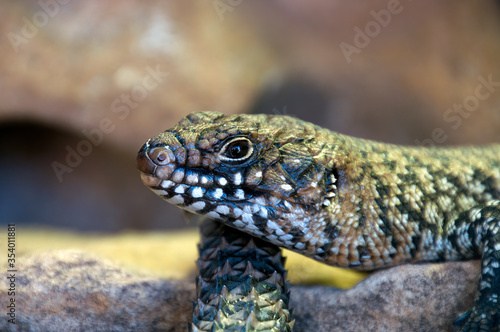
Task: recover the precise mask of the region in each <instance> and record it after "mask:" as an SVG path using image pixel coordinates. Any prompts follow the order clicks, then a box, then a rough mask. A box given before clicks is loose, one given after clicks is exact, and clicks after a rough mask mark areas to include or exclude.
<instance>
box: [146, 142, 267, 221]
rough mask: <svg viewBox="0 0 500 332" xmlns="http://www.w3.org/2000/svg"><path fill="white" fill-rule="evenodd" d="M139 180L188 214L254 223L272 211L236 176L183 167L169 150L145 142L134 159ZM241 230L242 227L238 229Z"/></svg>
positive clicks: (166, 147)
mask: <svg viewBox="0 0 500 332" xmlns="http://www.w3.org/2000/svg"><path fill="white" fill-rule="evenodd" d="M137 168H138V169H139V171H140V172H141V179H142V181H143V182H144V184H145V185H146V186H148V187H149V188H150V189H151V190H152V191H153V192H155V193H156V194H157V195H158V196H160V197H161V198H163V199H165V200H166V201H167V202H169V203H171V204H174V205H177V206H178V207H180V208H182V209H185V210H188V211H190V212H193V213H196V214H201V215H206V216H208V217H211V218H214V219H217V220H224V221H228V220H229V221H233V222H234V223H237V224H238V223H245V222H247V223H255V222H256V219H264V218H267V217H268V215H269V214H270V213H272V209H271V208H270V207H268V205H269V204H265V203H266V201H265V200H264V199H261V200H262V201H261V202H259V203H261V204H256V202H252V198H253V195H252V193H249V192H248V191H246V190H245V189H244V188H243V187H242V186H241V184H242V182H243V181H242V179H241V178H239V177H238V176H236V177H233V178H230V177H226V176H223V175H217V174H214V172H213V171H212V172H209V171H208V170H206V169H204V168H202V167H199V168H192V167H183V166H180V165H179V164H178V162H177V158H176V156H175V154H174V153H173V152H172V151H171V149H170V148H169V147H168V146H151V145H150V142H149V141H148V142H146V144H144V146H143V147H142V148H141V150H140V151H139V153H138V155H137ZM241 226H243V225H241Z"/></svg>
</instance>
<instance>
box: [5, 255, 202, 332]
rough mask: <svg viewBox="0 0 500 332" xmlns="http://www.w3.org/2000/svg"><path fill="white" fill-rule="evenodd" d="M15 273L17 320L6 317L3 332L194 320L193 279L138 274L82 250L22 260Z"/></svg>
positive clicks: (160, 326) (171, 327) (172, 325)
mask: <svg viewBox="0 0 500 332" xmlns="http://www.w3.org/2000/svg"><path fill="white" fill-rule="evenodd" d="M16 276H17V278H16V296H15V298H16V304H17V310H16V324H15V325H12V324H10V323H8V322H7V319H2V320H0V330H2V331H186V329H187V321H188V320H189V319H191V307H192V306H191V301H190V299H192V298H193V295H194V288H195V287H194V283H193V282H187V281H165V280H161V279H158V278H141V277H137V276H134V275H131V274H129V273H127V272H125V271H123V270H121V269H120V268H118V267H117V266H116V265H113V264H112V263H109V262H107V261H104V260H101V259H98V258H96V257H95V256H91V255H89V254H86V253H84V252H81V251H53V252H48V253H45V254H42V255H35V256H31V257H30V258H27V259H25V260H24V259H23V260H22V262H20V263H19V265H18V272H17V273H16ZM6 287H7V284H6V279H5V278H2V283H1V288H2V292H1V295H0V299H1V302H2V303H8V298H7V292H6V291H5V289H6ZM4 311H5V310H4Z"/></svg>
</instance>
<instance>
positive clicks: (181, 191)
mask: <svg viewBox="0 0 500 332" xmlns="http://www.w3.org/2000/svg"><path fill="white" fill-rule="evenodd" d="M186 188H187V186H186V185H185V184H180V185H178V186H177V188H175V190H174V191H175V192H176V193H178V194H184V193H185V192H186Z"/></svg>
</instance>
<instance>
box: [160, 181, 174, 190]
mask: <svg viewBox="0 0 500 332" xmlns="http://www.w3.org/2000/svg"><path fill="white" fill-rule="evenodd" d="M174 184H175V183H174V182H172V181H170V180H163V181H162V182H161V184H160V186H161V187H162V188H165V189H168V188H171V187H173V186H174Z"/></svg>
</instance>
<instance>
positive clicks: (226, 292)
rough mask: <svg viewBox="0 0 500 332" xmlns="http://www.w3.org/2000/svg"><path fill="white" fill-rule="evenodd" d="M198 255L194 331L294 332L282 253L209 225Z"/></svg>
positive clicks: (274, 248) (230, 230)
mask: <svg viewBox="0 0 500 332" xmlns="http://www.w3.org/2000/svg"><path fill="white" fill-rule="evenodd" d="M199 252H200V258H199V259H198V269H199V275H200V276H199V277H198V278H197V285H196V288H197V295H198V300H197V301H196V302H194V303H193V324H192V325H191V326H190V328H191V331H193V332H196V331H246V332H251V331H274V332H285V331H292V327H293V321H291V310H290V309H288V302H289V291H288V286H287V284H286V283H285V277H286V271H285V269H284V267H283V264H284V261H285V260H284V258H283V257H282V256H281V251H280V249H279V248H278V247H275V246H273V245H271V244H268V243H266V242H264V241H261V240H258V239H255V238H253V237H251V236H249V235H246V234H244V233H241V232H239V231H237V230H234V229H232V228H229V227H226V226H223V225H221V224H219V223H217V222H214V221H212V220H206V221H205V222H204V224H203V225H202V243H201V245H200V246H199Z"/></svg>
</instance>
